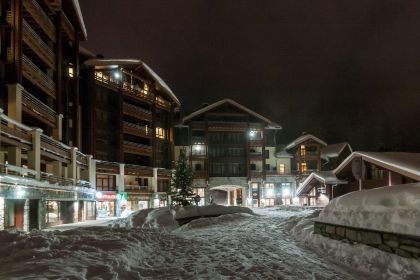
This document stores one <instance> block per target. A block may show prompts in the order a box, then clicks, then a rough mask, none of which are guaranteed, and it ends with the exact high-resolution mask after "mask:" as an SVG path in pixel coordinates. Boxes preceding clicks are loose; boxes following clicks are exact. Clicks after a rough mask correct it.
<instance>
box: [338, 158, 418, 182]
mask: <svg viewBox="0 0 420 280" xmlns="http://www.w3.org/2000/svg"><path fill="white" fill-rule="evenodd" d="M357 157H361V158H362V160H363V161H367V162H369V163H372V164H374V165H377V166H380V167H382V168H385V169H388V170H391V171H393V172H395V173H398V174H401V175H404V176H406V177H408V178H412V179H414V180H418V181H420V153H400V152H389V153H375V152H354V153H352V154H351V155H350V156H348V157H347V158H346V159H345V160H344V161H343V162H342V163H341V164H340V165H339V166H338V167H337V168H336V169H335V170H334V174H337V173H339V172H340V171H341V170H343V168H344V167H346V166H347V165H348V164H350V163H351V162H352V160H353V159H354V158H357Z"/></svg>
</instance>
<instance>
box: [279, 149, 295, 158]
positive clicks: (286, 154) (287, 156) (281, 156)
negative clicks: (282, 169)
mask: <svg viewBox="0 0 420 280" xmlns="http://www.w3.org/2000/svg"><path fill="white" fill-rule="evenodd" d="M276 157H277V158H293V155H291V154H289V153H288V152H287V151H285V150H283V151H281V152H278V153H276Z"/></svg>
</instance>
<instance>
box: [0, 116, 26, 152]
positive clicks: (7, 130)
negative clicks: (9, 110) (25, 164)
mask: <svg viewBox="0 0 420 280" xmlns="http://www.w3.org/2000/svg"><path fill="white" fill-rule="evenodd" d="M31 130H32V129H31V128H30V127H27V126H25V125H24V124H21V123H18V122H16V121H15V120H13V119H10V118H9V117H7V116H6V115H4V114H1V127H0V135H1V144H2V146H5V144H9V145H11V146H14V147H20V148H23V149H25V150H31V149H32V134H31Z"/></svg>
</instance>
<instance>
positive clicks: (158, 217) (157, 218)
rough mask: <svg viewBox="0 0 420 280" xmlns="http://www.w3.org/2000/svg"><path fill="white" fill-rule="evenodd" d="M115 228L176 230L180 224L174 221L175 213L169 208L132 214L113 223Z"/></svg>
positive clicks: (150, 209) (152, 209) (145, 210)
mask: <svg viewBox="0 0 420 280" xmlns="http://www.w3.org/2000/svg"><path fill="white" fill-rule="evenodd" d="M113 226H114V227H125V228H156V229H158V228H161V229H174V228H177V227H178V223H177V222H176V221H175V219H174V212H173V211H170V210H169V209H168V208H157V209H155V208H149V209H144V210H139V211H135V212H133V213H131V214H130V215H129V216H128V217H126V218H121V219H118V220H116V221H114V223H113Z"/></svg>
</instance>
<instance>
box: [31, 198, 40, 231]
mask: <svg viewBox="0 0 420 280" xmlns="http://www.w3.org/2000/svg"><path fill="white" fill-rule="evenodd" d="M38 210H39V200H38V199H30V200H29V230H32V229H39V219H38Z"/></svg>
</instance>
